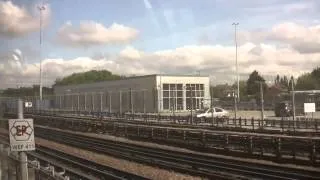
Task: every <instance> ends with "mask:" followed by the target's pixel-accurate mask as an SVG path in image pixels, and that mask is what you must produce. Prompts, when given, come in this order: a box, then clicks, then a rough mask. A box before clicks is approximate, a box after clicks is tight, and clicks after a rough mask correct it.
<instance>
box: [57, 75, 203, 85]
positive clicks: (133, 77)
mask: <svg viewBox="0 0 320 180" xmlns="http://www.w3.org/2000/svg"><path fill="white" fill-rule="evenodd" d="M156 76H176V77H209V76H208V75H183V74H148V75H142V76H130V77H125V78H122V79H115V80H105V81H97V82H90V83H83V84H70V85H56V87H68V86H77V85H90V84H96V83H105V82H113V81H123V80H130V79H138V78H146V77H156Z"/></svg>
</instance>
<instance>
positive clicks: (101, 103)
mask: <svg viewBox="0 0 320 180" xmlns="http://www.w3.org/2000/svg"><path fill="white" fill-rule="evenodd" d="M102 97H103V94H102V92H100V112H102V106H103V102H102Z"/></svg>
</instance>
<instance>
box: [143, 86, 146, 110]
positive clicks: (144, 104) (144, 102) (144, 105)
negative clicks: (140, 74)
mask: <svg viewBox="0 0 320 180" xmlns="http://www.w3.org/2000/svg"><path fill="white" fill-rule="evenodd" d="M143 113H144V114H146V91H145V90H143Z"/></svg>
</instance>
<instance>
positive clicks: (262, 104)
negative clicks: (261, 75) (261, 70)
mask: <svg viewBox="0 0 320 180" xmlns="http://www.w3.org/2000/svg"><path fill="white" fill-rule="evenodd" d="M259 83H260V98H261V100H260V101H261V120H262V123H263V120H264V99H263V84H262V81H260V82H259Z"/></svg>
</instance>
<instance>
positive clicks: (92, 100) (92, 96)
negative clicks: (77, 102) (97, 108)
mask: <svg viewBox="0 0 320 180" xmlns="http://www.w3.org/2000/svg"><path fill="white" fill-rule="evenodd" d="M91 102H92V111H94V93H92V95H91Z"/></svg>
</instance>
